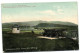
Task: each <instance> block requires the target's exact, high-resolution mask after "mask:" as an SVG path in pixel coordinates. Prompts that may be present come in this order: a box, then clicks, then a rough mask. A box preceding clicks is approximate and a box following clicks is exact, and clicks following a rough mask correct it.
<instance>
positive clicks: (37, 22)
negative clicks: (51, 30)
mask: <svg viewBox="0 0 80 53" xmlns="http://www.w3.org/2000/svg"><path fill="white" fill-rule="evenodd" d="M41 23H43V24H44V23H45V25H47V26H48V25H50V26H52V25H54V24H55V25H57V26H58V25H59V26H60V25H67V26H77V24H74V23H71V22H61V21H41V20H39V21H28V22H11V23H3V24H2V27H3V28H4V27H5V28H6V27H12V25H14V24H18V25H26V26H38V25H40V24H41Z"/></svg>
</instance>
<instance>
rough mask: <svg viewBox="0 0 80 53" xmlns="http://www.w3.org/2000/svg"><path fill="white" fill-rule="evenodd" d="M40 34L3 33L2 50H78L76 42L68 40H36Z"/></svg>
mask: <svg viewBox="0 0 80 53" xmlns="http://www.w3.org/2000/svg"><path fill="white" fill-rule="evenodd" d="M37 36H42V35H40V34H32V33H31V32H24V33H20V34H12V33H7V31H3V48H4V51H7V52H11V51H13V52H15V51H16V52H20V51H24V52H26V51H57V50H78V41H76V40H72V39H69V38H61V39H52V40H50V39H45V38H37Z"/></svg>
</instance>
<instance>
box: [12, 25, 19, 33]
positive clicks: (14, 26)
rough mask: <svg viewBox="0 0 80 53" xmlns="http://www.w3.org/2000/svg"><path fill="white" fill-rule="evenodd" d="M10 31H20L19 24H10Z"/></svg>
mask: <svg viewBox="0 0 80 53" xmlns="http://www.w3.org/2000/svg"><path fill="white" fill-rule="evenodd" d="M12 33H20V27H19V25H17V24H15V25H13V26H12Z"/></svg>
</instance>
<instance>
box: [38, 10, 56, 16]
mask: <svg viewBox="0 0 80 53" xmlns="http://www.w3.org/2000/svg"><path fill="white" fill-rule="evenodd" d="M39 13H42V14H49V15H56V12H55V11H52V10H45V11H40V12H39Z"/></svg>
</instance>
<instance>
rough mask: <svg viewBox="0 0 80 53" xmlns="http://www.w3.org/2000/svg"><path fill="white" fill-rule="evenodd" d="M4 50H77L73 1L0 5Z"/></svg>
mask: <svg viewBox="0 0 80 53" xmlns="http://www.w3.org/2000/svg"><path fill="white" fill-rule="evenodd" d="M1 17H2V40H3V51H4V52H40V51H66V50H67V51H69V50H79V37H78V5H77V2H42V3H3V4H1Z"/></svg>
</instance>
